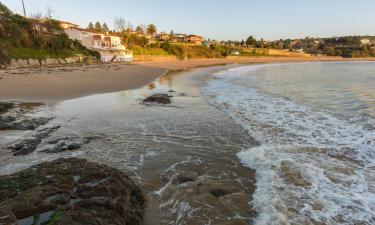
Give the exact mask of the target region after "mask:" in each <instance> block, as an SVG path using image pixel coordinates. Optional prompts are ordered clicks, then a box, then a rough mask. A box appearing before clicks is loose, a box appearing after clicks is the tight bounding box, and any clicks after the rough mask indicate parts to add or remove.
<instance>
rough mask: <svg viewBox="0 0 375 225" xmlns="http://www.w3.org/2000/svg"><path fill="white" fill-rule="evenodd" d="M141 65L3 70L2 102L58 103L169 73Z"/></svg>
mask: <svg viewBox="0 0 375 225" xmlns="http://www.w3.org/2000/svg"><path fill="white" fill-rule="evenodd" d="M165 72H166V70H165V69H162V68H152V67H148V66H140V65H124V64H111V65H105V64H102V65H100V64H98V65H91V66H82V65H66V66H55V67H43V68H41V67H36V68H23V69H15V70H10V71H0V77H1V79H0V101H1V100H3V101H21V102H35V101H37V102H53V101H55V102H57V101H62V100H67V99H73V98H78V97H83V96H88V95H93V94H100V93H108V92H116V91H122V90H129V89H136V88H140V87H142V86H144V85H146V84H148V83H150V82H151V81H153V80H155V79H156V78H157V77H159V76H161V75H162V74H163V73H165Z"/></svg>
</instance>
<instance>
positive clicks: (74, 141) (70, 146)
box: [41, 137, 93, 153]
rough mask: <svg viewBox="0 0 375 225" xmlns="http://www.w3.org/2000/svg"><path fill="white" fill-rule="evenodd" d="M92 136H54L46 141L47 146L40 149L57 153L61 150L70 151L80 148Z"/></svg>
mask: <svg viewBox="0 0 375 225" xmlns="http://www.w3.org/2000/svg"><path fill="white" fill-rule="evenodd" d="M92 139H93V138H92V137H88V138H80V137H63V138H56V139H54V140H51V141H49V142H47V146H46V147H45V148H44V149H43V150H41V151H42V152H47V153H58V152H62V151H72V150H76V149H79V148H81V146H82V145H84V144H88V143H90V141H91V140H92Z"/></svg>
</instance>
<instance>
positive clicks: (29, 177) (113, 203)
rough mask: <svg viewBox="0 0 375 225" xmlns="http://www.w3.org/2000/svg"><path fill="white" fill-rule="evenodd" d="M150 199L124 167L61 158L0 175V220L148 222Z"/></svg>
mask: <svg viewBox="0 0 375 225" xmlns="http://www.w3.org/2000/svg"><path fill="white" fill-rule="evenodd" d="M144 207H145V199H144V197H143V194H142V192H141V190H140V188H139V187H137V186H136V185H135V184H134V182H133V181H132V180H131V179H130V178H129V177H127V176H126V175H124V174H123V173H122V172H120V171H119V170H116V169H113V168H110V167H108V166H105V165H99V164H96V163H90V162H87V161H86V160H83V159H74V158H73V159H58V160H55V161H52V162H45V163H42V164H39V165H37V166H33V167H31V168H29V169H26V170H23V171H21V172H19V173H16V174H13V175H10V176H3V177H0V224H16V223H19V224H21V223H23V224H129V225H130V224H131V225H140V224H143V213H144Z"/></svg>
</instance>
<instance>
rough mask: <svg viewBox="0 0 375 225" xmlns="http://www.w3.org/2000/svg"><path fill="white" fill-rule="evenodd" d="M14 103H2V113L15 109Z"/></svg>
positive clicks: (0, 106)
mask: <svg viewBox="0 0 375 225" xmlns="http://www.w3.org/2000/svg"><path fill="white" fill-rule="evenodd" d="M13 106H14V104H13V103H8V102H0V113H3V112H6V111H7V110H9V109H11V108H13Z"/></svg>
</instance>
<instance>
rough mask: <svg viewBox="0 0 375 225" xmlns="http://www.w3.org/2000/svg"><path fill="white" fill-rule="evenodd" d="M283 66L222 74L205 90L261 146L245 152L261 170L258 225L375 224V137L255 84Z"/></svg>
mask: <svg viewBox="0 0 375 225" xmlns="http://www.w3.org/2000/svg"><path fill="white" fill-rule="evenodd" d="M277 66H279V64H272V65H256V66H244V67H237V68H234V69H230V70H226V71H221V72H219V73H216V74H214V75H213V76H212V78H211V79H210V80H209V81H208V82H207V84H206V85H205V87H204V88H203V93H204V95H205V96H206V99H207V100H208V101H209V102H210V103H211V104H213V105H214V106H216V107H218V108H220V109H222V110H223V111H225V112H226V113H227V114H228V115H229V116H230V117H231V118H232V119H233V120H235V121H236V122H237V123H238V124H240V125H241V126H242V127H243V128H244V129H245V130H247V131H248V133H249V135H251V136H252V137H254V138H255V139H257V141H258V142H259V143H260V144H261V145H260V146H259V147H255V148H251V149H246V150H244V151H242V152H240V153H238V157H239V158H240V159H241V161H242V163H243V164H244V165H246V166H248V167H251V168H253V169H256V171H257V190H256V192H255V194H254V196H253V204H254V206H255V208H256V210H257V212H258V216H257V218H256V224H374V223H375V213H374V212H375V175H374V174H375V173H374V172H375V131H374V130H369V129H365V127H363V126H362V125H361V124H358V123H356V122H353V121H347V120H344V119H342V118H338V117H337V116H335V115H334V114H331V113H330V112H326V111H323V110H317V109H315V108H314V109H313V108H311V107H310V106H308V105H306V104H301V103H297V102H294V101H293V100H292V99H286V98H283V97H281V96H274V95H270V94H265V93H263V92H261V91H259V90H258V89H257V88H256V87H255V86H254V85H252V84H253V82H254V81H255V79H256V78H255V77H254V76H252V74H254V73H255V72H256V71H258V70H261V69H264V68H270V67H277Z"/></svg>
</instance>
